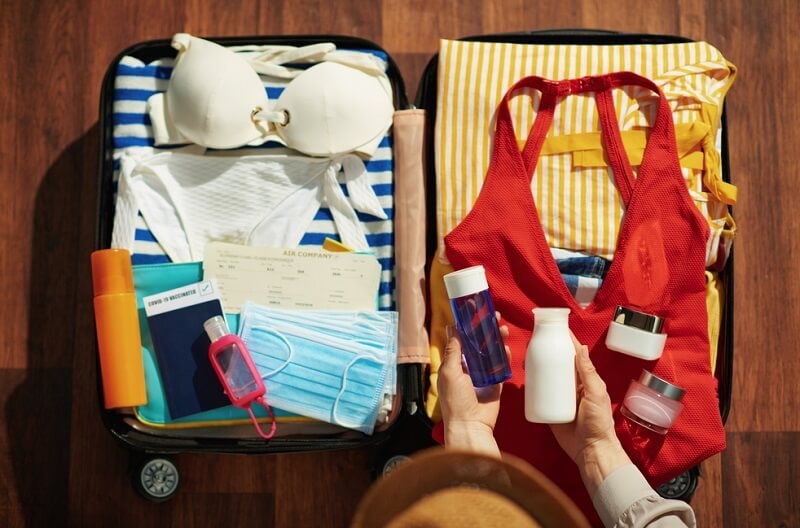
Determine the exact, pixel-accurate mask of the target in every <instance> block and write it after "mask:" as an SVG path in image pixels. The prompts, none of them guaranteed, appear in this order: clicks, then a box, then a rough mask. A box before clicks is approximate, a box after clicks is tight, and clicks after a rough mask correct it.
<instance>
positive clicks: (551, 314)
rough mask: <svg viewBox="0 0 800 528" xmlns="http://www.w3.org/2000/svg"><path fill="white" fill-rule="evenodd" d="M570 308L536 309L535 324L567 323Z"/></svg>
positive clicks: (534, 313) (534, 314) (534, 312)
mask: <svg viewBox="0 0 800 528" xmlns="http://www.w3.org/2000/svg"><path fill="white" fill-rule="evenodd" d="M569 312H570V310H569V308H534V309H533V322H534V324H536V323H566V322H567V321H569Z"/></svg>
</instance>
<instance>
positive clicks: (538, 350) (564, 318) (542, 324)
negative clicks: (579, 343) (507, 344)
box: [525, 308, 576, 423]
mask: <svg viewBox="0 0 800 528" xmlns="http://www.w3.org/2000/svg"><path fill="white" fill-rule="evenodd" d="M533 318H534V324H533V336H532V337H531V340H530V342H529V343H528V350H527V353H526V355H525V418H526V419H527V420H528V421H529V422H536V423H569V422H571V421H573V420H574V419H575V409H576V398H575V347H574V345H573V344H572V337H571V336H570V333H569V325H568V320H569V308H534V309H533Z"/></svg>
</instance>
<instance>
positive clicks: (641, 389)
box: [620, 370, 686, 434]
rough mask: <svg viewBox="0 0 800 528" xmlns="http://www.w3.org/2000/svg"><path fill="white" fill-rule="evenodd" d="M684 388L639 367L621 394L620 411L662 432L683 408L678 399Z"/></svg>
mask: <svg viewBox="0 0 800 528" xmlns="http://www.w3.org/2000/svg"><path fill="white" fill-rule="evenodd" d="M685 392H686V391H685V390H684V389H682V388H680V387H678V386H676V385H672V384H671V383H669V382H667V381H665V380H663V379H661V378H659V377H658V376H656V375H655V374H653V373H652V372H650V371H648V370H642V375H641V376H639V379H638V380H632V381H631V384H630V386H629V387H628V392H626V393H625V399H624V400H623V402H622V405H621V407H620V412H621V413H622V415H623V416H625V417H626V418H627V419H629V420H631V421H632V422H634V423H637V424H639V425H641V426H642V427H646V428H647V429H650V430H651V431H653V432H656V433H658V434H666V433H667V431H668V430H669V428H670V427H671V426H672V424H673V422H674V421H675V419H676V418H677V417H678V415H679V414H680V412H681V410H682V409H683V404H682V403H681V398H683V395H684V393H685Z"/></svg>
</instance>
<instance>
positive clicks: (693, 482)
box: [656, 466, 700, 502]
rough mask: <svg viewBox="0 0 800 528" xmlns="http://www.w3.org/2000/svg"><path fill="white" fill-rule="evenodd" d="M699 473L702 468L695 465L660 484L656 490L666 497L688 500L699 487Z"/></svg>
mask: <svg viewBox="0 0 800 528" xmlns="http://www.w3.org/2000/svg"><path fill="white" fill-rule="evenodd" d="M699 475H700V468H699V467H698V466H695V467H693V468H692V469H690V470H689V471H685V472H683V473H681V474H680V475H678V476H677V477H675V478H674V479H672V480H669V481H667V482H665V483H664V484H662V485H660V486H659V487H657V488H656V492H657V493H658V494H659V495H661V496H662V497H664V498H665V499H678V500H682V501H686V502H688V501H689V499H691V498H692V495H694V492H695V490H696V489H697V480H698V477H699Z"/></svg>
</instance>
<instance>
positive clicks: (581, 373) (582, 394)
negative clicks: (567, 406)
mask: <svg viewBox="0 0 800 528" xmlns="http://www.w3.org/2000/svg"><path fill="white" fill-rule="evenodd" d="M572 341H573V344H574V345H575V366H576V370H577V373H578V387H577V390H578V411H577V414H576V417H575V421H573V422H571V423H568V424H552V425H551V426H550V428H551V430H552V431H553V435H555V437H556V440H557V441H558V444H559V445H560V446H561V448H562V449H563V450H564V451H565V452H566V453H567V454H568V455H569V456H570V458H572V460H574V461H575V463H576V464H578V468H579V469H580V471H581V476H582V477H583V481H584V483H585V484H586V487H587V489H588V490H589V493H590V495H593V494H594V491H595V490H596V489H597V486H599V485H600V483H601V482H602V481H603V480H604V479H605V478H606V477H607V476H608V475H610V474H611V472H612V471H614V470H615V469H617V468H618V467H620V466H622V465H625V464H630V463H631V461H630V458H628V455H627V454H626V453H625V451H624V450H623V449H622V445H621V444H620V442H619V439H618V438H617V434H616V432H615V431H614V417H613V414H612V412H611V398H610V397H609V396H608V391H607V390H606V384H605V382H604V381H603V379H602V378H601V377H600V375H599V374H598V373H597V370H596V369H595V368H594V364H592V360H591V359H590V358H589V349H588V348H587V347H586V345H582V344H580V343H579V342H578V340H577V339H575V336H573V337H572Z"/></svg>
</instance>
